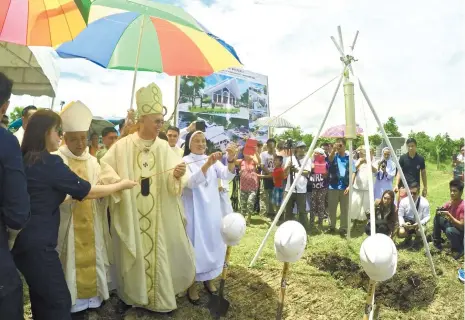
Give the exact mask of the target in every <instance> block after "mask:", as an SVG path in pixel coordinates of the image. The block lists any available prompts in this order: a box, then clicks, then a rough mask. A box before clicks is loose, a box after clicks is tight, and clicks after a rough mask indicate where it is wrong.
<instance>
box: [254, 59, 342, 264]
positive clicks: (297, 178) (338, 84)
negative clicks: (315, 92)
mask: <svg viewBox="0 0 465 320" xmlns="http://www.w3.org/2000/svg"><path fill="white" fill-rule="evenodd" d="M345 69H346V68H345V67H344V69H343V70H342V74H341V77H340V78H339V82H338V83H337V87H336V90H335V91H334V94H333V97H332V99H331V102H330V104H329V106H328V110H326V114H325V117H324V118H323V121H322V123H321V125H320V127H319V128H318V131H317V133H316V135H315V137H314V138H313V141H312V144H311V145H310V148H309V149H308V152H307V154H306V155H305V158H304V160H303V162H302V166H301V167H300V170H299V172H298V173H297V175H296V177H295V179H294V182H293V183H292V185H291V187H290V188H289V190H294V188H295V186H296V184H297V181H298V180H299V178H300V176H301V175H302V172H303V171H304V168H305V166H306V165H307V162H308V159H309V158H310V156H311V155H312V154H313V150H314V149H315V146H316V143H317V141H318V138H319V137H320V135H321V131H322V130H323V127H324V125H325V122H326V119H327V118H328V115H329V112H330V111H331V107H332V106H333V103H334V100H335V99H336V95H337V92H338V91H339V88H340V86H341V83H342V78H343V77H344V71H345ZM291 196H292V192H288V193H287V195H286V197H285V198H284V200H283V203H282V204H281V207H280V208H279V210H278V213H276V217H275V218H274V220H273V223H272V224H271V226H270V228H269V229H268V232H267V233H266V235H265V238H264V239H263V241H262V243H261V244H260V247H259V248H258V250H257V253H256V254H255V256H254V257H253V259H252V261H251V262H250V265H249V267H253V265H254V264H255V262H256V261H257V259H258V257H259V256H260V253H261V252H262V250H263V248H264V247H265V244H266V241H267V240H268V237H269V236H270V234H271V231H272V230H273V228H274V227H275V226H276V224H277V223H278V221H279V218H280V217H281V215H282V214H283V212H284V209H285V208H286V205H287V203H288V202H289V199H290V198H291Z"/></svg>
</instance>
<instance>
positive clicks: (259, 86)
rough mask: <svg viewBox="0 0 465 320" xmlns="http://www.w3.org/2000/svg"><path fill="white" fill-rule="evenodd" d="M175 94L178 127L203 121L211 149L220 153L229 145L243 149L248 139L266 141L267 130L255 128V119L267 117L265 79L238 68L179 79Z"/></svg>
mask: <svg viewBox="0 0 465 320" xmlns="http://www.w3.org/2000/svg"><path fill="white" fill-rule="evenodd" d="M178 94H179V104H178V108H177V110H178V114H177V125H178V127H179V128H180V129H182V128H185V127H187V126H189V124H190V123H191V122H193V121H204V122H205V125H206V136H207V139H209V140H210V142H211V143H212V144H213V147H214V149H218V150H223V151H224V150H225V148H226V146H227V145H228V144H229V143H230V142H236V143H238V144H240V145H243V144H244V143H245V142H244V141H245V139H246V138H248V137H249V136H250V135H252V136H253V137H254V138H255V139H257V140H261V141H266V140H267V139H268V127H258V126H257V125H255V121H256V120H257V119H259V118H261V117H266V116H269V100H268V77H267V76H265V75H261V74H258V73H254V72H250V71H247V70H243V69H238V68H230V69H227V70H224V71H221V72H217V73H214V74H212V75H210V76H208V77H191V76H183V77H180V81H179V89H178ZM182 138H183V137H181V139H182Z"/></svg>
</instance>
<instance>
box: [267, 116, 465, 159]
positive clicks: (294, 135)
mask: <svg viewBox="0 0 465 320" xmlns="http://www.w3.org/2000/svg"><path fill="white" fill-rule="evenodd" d="M383 127H384V130H385V131H386V134H387V136H388V137H403V135H402V133H401V132H400V131H399V127H398V125H397V122H396V119H395V118H394V117H390V118H389V119H388V120H387V121H386V122H385V123H384V124H383ZM275 138H277V139H278V140H284V141H287V140H289V139H292V140H293V141H303V142H304V143H305V144H306V145H307V146H309V145H310V144H311V143H312V141H313V135H312V134H308V133H304V132H303V130H302V129H301V128H300V127H297V128H294V129H289V130H286V131H284V132H283V133H282V134H279V135H276V136H275ZM407 138H415V140H416V141H417V152H418V153H419V154H421V155H422V156H423V157H425V159H426V160H427V161H429V162H436V163H438V164H439V163H445V162H446V163H450V162H451V161H452V157H453V156H454V155H456V154H457V153H458V152H459V150H460V147H461V146H463V145H464V138H460V139H452V138H451V137H450V136H449V134H448V133H444V134H438V135H436V136H434V137H432V136H429V135H428V134H426V133H425V132H424V131H420V132H413V131H411V132H410V133H409V134H408V137H407ZM318 140H319V142H318V145H320V144H321V143H323V142H328V143H334V140H335V139H333V138H322V137H320V138H319V139H318ZM368 140H369V142H370V147H371V148H376V147H377V146H379V145H380V144H381V142H382V141H383V138H382V136H381V132H380V130H379V128H378V132H377V133H375V134H373V135H370V136H368ZM363 144H364V142H363V136H358V137H357V139H355V140H354V149H355V148H357V147H358V146H361V145H363Z"/></svg>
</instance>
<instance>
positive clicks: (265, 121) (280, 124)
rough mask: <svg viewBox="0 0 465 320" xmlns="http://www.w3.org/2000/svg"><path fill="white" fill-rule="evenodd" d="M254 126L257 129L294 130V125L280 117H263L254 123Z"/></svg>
mask: <svg viewBox="0 0 465 320" xmlns="http://www.w3.org/2000/svg"><path fill="white" fill-rule="evenodd" d="M255 125H257V126H259V127H273V128H291V129H292V128H295V125H293V124H292V123H290V122H289V121H287V120H286V119H284V118H281V117H263V118H260V119H257V121H255Z"/></svg>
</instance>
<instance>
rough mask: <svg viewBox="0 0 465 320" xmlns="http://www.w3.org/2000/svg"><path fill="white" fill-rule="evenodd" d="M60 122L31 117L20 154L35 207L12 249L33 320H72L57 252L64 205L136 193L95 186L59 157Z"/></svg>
mask: <svg viewBox="0 0 465 320" xmlns="http://www.w3.org/2000/svg"><path fill="white" fill-rule="evenodd" d="M60 128H61V119H60V117H59V116H58V115H57V114H56V113H55V112H53V111H51V110H39V111H37V112H36V113H35V114H34V116H33V117H31V119H30V121H29V123H28V126H27V129H26V132H25V134H24V139H23V143H22V146H21V151H22V154H23V160H24V169H25V173H26V177H27V183H28V188H27V189H28V193H29V196H30V202H31V219H30V221H29V223H28V224H27V225H26V227H25V228H24V229H22V230H21V231H20V232H19V234H18V236H17V238H16V241H15V244H14V246H13V250H12V253H13V257H14V260H15V263H16V266H17V267H18V269H19V271H21V273H22V274H23V275H24V277H25V278H26V282H27V284H28V286H29V295H30V299H31V305H32V316H33V318H34V320H50V319H60V320H68V319H71V312H70V311H71V297H70V293H69V291H68V286H67V284H66V281H65V277H64V274H63V269H62V266H61V263H60V260H59V257H58V253H57V251H56V250H55V248H56V246H57V239H58V228H59V225H60V210H59V206H60V204H61V203H62V202H63V201H64V200H65V198H67V196H70V197H71V198H73V199H76V200H79V201H82V200H83V199H98V198H102V197H105V196H107V195H110V194H112V193H114V192H117V191H121V190H124V189H129V188H132V187H134V186H135V185H136V183H135V182H133V181H129V180H122V181H120V182H118V183H116V184H113V185H106V186H91V185H90V183H89V182H87V181H85V180H83V179H81V178H79V177H78V176H77V175H76V174H75V173H74V172H72V171H71V170H70V169H69V168H68V166H66V165H65V164H64V163H63V160H62V159H61V158H60V157H59V156H58V155H53V154H50V153H51V152H54V151H56V150H57V149H58V146H59V143H60V131H61V129H60Z"/></svg>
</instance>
